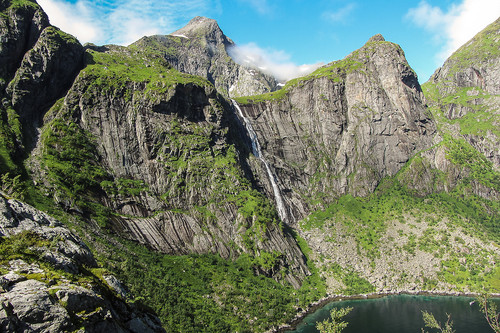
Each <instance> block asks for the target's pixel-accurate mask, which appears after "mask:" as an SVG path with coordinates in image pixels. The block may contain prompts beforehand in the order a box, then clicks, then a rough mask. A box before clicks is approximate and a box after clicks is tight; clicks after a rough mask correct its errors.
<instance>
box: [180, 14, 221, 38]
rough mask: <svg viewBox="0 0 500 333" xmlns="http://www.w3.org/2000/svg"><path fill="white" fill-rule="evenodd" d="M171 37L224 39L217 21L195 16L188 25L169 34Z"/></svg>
mask: <svg viewBox="0 0 500 333" xmlns="http://www.w3.org/2000/svg"><path fill="white" fill-rule="evenodd" d="M171 35H173V36H183V37H188V38H194V37H212V38H213V37H215V38H221V37H225V35H224V33H223V32H222V30H221V29H220V27H219V25H218V24H217V21H216V20H214V19H210V18H207V17H203V16H196V17H195V18H193V19H192V20H191V21H189V23H188V24H187V25H186V26H185V27H183V28H180V29H179V30H177V31H174V32H173V33H171Z"/></svg>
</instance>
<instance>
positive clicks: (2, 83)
mask: <svg viewBox="0 0 500 333" xmlns="http://www.w3.org/2000/svg"><path fill="white" fill-rule="evenodd" d="M0 11H1V12H2V15H1V16H0V35H1V36H2V37H1V42H0V98H1V101H2V103H1V105H0V108H1V109H2V110H1V111H2V113H3V112H4V111H5V109H13V110H15V112H16V113H17V115H18V117H19V120H20V122H21V125H22V127H23V135H24V137H25V138H24V140H19V138H18V141H25V142H26V141H28V142H29V143H32V141H33V140H34V138H35V136H36V135H35V133H36V128H37V127H39V126H40V123H41V121H42V117H43V114H44V113H45V112H46V111H47V110H48V109H49V108H50V106H51V105H52V104H53V103H54V101H55V100H57V99H58V98H60V97H61V96H63V95H64V93H65V92H66V90H67V89H68V88H69V87H70V85H71V83H72V82H73V79H74V78H75V76H76V75H77V73H78V71H79V70H80V69H81V68H82V65H83V47H82V46H81V45H80V43H79V42H78V41H77V40H76V39H75V38H74V37H72V36H71V35H68V34H66V33H64V32H62V31H60V30H59V29H57V28H55V27H53V26H51V25H50V24H49V20H48V18H47V15H46V14H45V13H44V12H43V10H42V9H41V7H40V6H39V5H38V4H37V3H36V2H35V1H23V2H15V1H3V2H2V4H1V6H0ZM30 148H31V147H30Z"/></svg>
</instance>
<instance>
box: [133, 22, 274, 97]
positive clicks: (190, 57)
mask: <svg viewBox="0 0 500 333" xmlns="http://www.w3.org/2000/svg"><path fill="white" fill-rule="evenodd" d="M133 46H136V47H138V48H141V49H144V48H146V49H147V48H155V49H157V50H161V51H164V54H163V56H164V58H165V59H166V60H167V61H168V62H169V63H170V64H171V65H172V66H173V67H174V68H176V69H177V70H179V71H181V72H184V73H189V74H193V75H198V76H201V77H204V78H206V79H207V80H209V81H210V82H212V83H213V84H214V86H215V87H216V88H217V90H218V91H219V93H221V94H223V95H225V96H231V97H237V96H247V95H256V94H262V93H265V92H269V91H274V90H276V89H277V88H278V86H277V81H276V79H274V78H273V77H272V76H269V75H267V74H264V73H262V72H260V70H258V69H256V68H250V67H245V66H242V65H240V64H237V63H236V62H234V60H233V59H232V58H231V56H230V55H229V53H228V52H229V50H230V49H231V48H232V47H235V45H234V42H233V41H232V40H231V39H229V38H228V37H226V36H225V35H224V33H223V32H222V30H221V29H220V27H219V25H218V24H217V22H216V21H215V20H212V19H209V18H206V17H199V16H198V17H195V18H193V19H192V20H191V21H190V22H189V23H188V24H187V25H186V26H185V27H183V28H181V29H179V30H177V31H175V32H173V33H172V34H170V35H166V36H151V37H144V38H142V39H141V40H139V41H137V42H135V43H134V44H133Z"/></svg>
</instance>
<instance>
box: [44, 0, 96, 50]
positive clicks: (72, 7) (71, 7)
mask: <svg viewBox="0 0 500 333" xmlns="http://www.w3.org/2000/svg"><path fill="white" fill-rule="evenodd" d="M38 4H39V5H40V6H42V8H43V9H44V10H45V12H46V13H47V15H48V16H49V19H50V22H51V23H52V24H53V25H55V26H57V27H58V28H60V29H61V30H63V31H65V32H67V33H70V34H72V35H74V36H76V37H77V38H78V39H79V40H80V41H92V40H96V39H98V38H99V33H100V29H101V28H100V27H99V23H98V22H96V21H95V20H94V19H93V17H95V16H96V15H95V13H94V11H93V9H92V7H91V6H89V3H88V2H86V1H77V2H76V3H74V4H70V3H67V2H64V1H58V0H38Z"/></svg>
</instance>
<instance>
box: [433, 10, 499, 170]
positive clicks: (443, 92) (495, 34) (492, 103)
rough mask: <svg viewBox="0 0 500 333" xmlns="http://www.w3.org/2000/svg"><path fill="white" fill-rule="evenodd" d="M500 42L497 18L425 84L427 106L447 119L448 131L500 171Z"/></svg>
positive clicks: (453, 55)
mask: <svg viewBox="0 0 500 333" xmlns="http://www.w3.org/2000/svg"><path fill="white" fill-rule="evenodd" d="M499 42H500V19H497V20H496V21H495V22H493V23H492V24H490V25H489V26H487V27H486V28H485V29H484V30H483V31H481V32H480V33H478V34H477V35H476V36H475V37H474V38H472V39H471V40H470V41H468V42H467V43H466V44H465V45H463V46H462V47H460V48H459V49H458V50H457V51H456V52H455V53H453V54H452V55H451V56H450V57H449V58H448V59H447V60H446V61H445V63H444V64H443V66H442V67H440V68H438V69H437V70H436V72H435V73H434V74H433V75H432V76H431V78H430V79H429V81H428V82H426V83H425V86H426V89H427V90H428V94H427V95H428V102H429V104H430V105H431V106H432V107H435V108H438V109H440V110H441V112H442V114H443V115H444V116H445V117H446V118H447V119H448V120H449V124H450V125H449V127H448V131H449V132H450V133H451V134H459V135H460V136H461V137H463V138H465V139H466V140H467V142H468V143H469V144H470V145H472V146H473V147H474V148H475V149H477V150H478V151H480V152H481V153H483V154H484V156H485V157H486V158H488V159H489V160H490V161H491V162H493V164H494V165H495V167H496V168H497V169H498V168H500V148H499V147H500V134H499V133H498V128H499V127H500V111H499V110H500V52H499V49H498V44H499ZM477 123H483V124H484V125H483V126H478V124H477ZM452 126H454V127H452ZM455 136H456V137H457V135H455Z"/></svg>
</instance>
